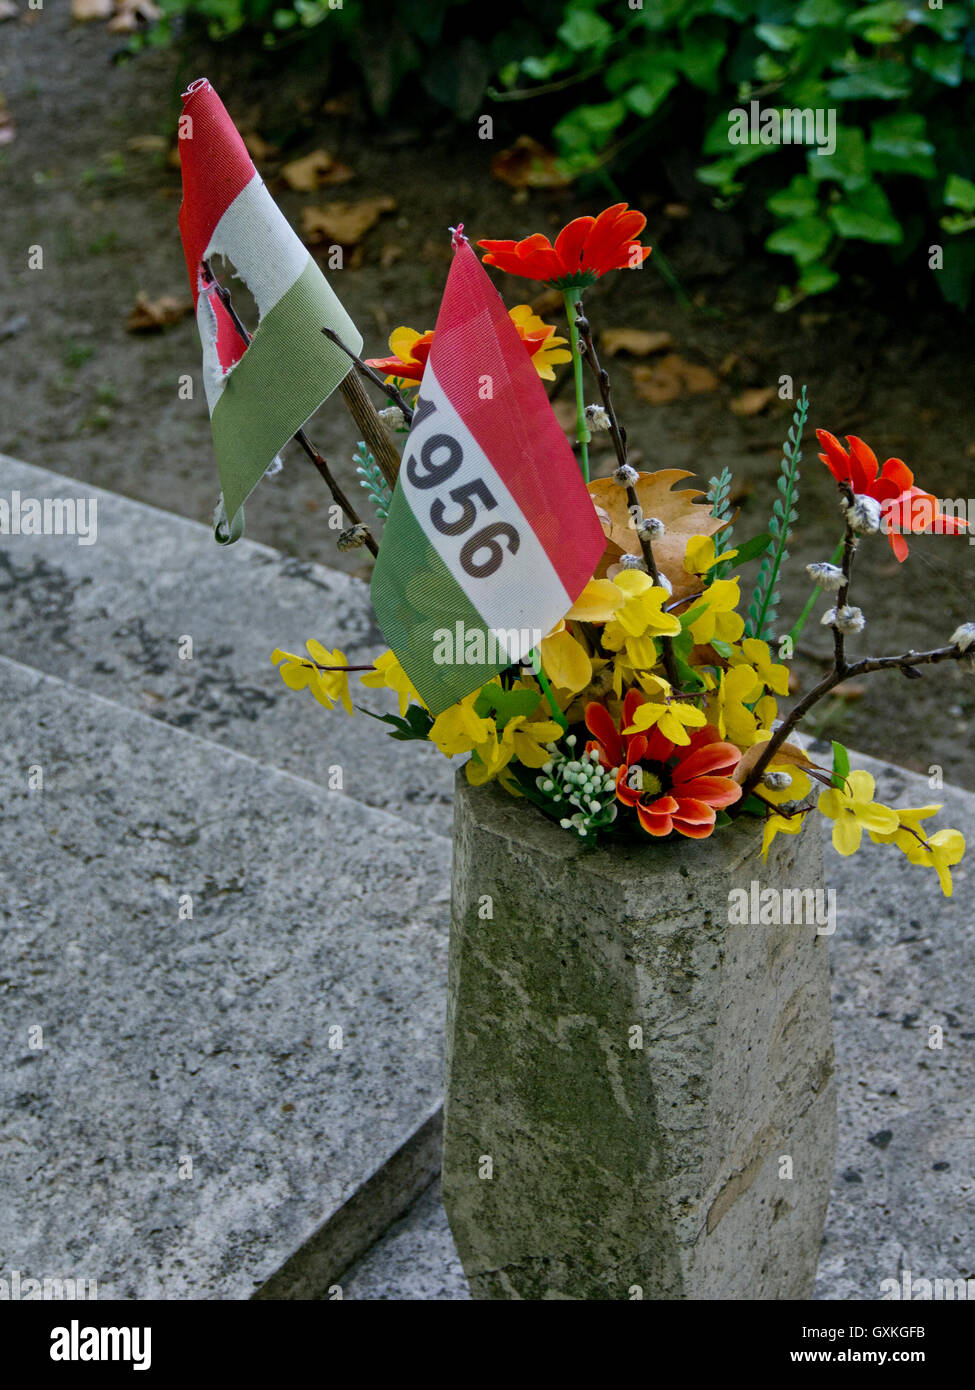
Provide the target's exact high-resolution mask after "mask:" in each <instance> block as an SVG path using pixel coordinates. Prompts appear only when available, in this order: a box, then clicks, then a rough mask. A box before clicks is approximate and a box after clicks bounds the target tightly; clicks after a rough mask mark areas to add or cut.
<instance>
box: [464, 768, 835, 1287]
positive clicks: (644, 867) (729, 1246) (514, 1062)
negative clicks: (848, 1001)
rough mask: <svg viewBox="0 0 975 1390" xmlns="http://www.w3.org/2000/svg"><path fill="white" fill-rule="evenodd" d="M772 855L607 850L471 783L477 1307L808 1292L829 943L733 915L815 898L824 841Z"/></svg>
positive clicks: (823, 1089)
mask: <svg viewBox="0 0 975 1390" xmlns="http://www.w3.org/2000/svg"><path fill="white" fill-rule="evenodd" d="M760 838H761V836H760V832H759V831H758V827H757V825H756V823H755V822H754V821H751V820H748V821H740V822H737V823H736V824H735V825H734V826H732V827H729V828H727V829H725V830H723V831H721V832H719V833H716V834H715V835H714V836H713V837H712V838H711V839H709V840H707V841H691V840H684V841H681V842H679V843H676V844H674V843H667V844H655V843H650V842H648V843H646V844H645V845H635V846H632V847H623V846H617V847H613V848H592V847H587V846H586V845H584V843H582V842H581V841H580V840H579V838H578V837H577V836H573V835H571V834H568V833H566V832H565V831H563V830H561V829H560V828H559V827H558V826H556V825H554V824H552V823H550V822H548V821H546V820H545V819H544V818H543V817H542V816H541V815H540V814H538V813H537V812H536V811H535V810H534V808H533V807H531V806H530V805H529V804H528V803H527V802H525V801H521V800H517V799H514V798H512V797H510V796H508V795H507V794H506V793H505V792H504V791H502V790H501V789H500V788H498V787H496V786H489V787H480V788H472V787H470V786H469V785H468V784H467V782H466V780H465V779H464V777H463V774H461V775H460V777H459V778H458V782H457V789H456V801H455V821H454V862H453V904H452V922H451V937H450V967H449V996H448V1009H447V1065H446V1100H445V1132H444V1154H443V1195H444V1202H445V1205H446V1208H447V1214H448V1217H449V1220H450V1226H451V1230H452V1232H453V1235H454V1239H455V1241H456V1244H457V1248H458V1251H459V1253H460V1258H461V1261H462V1263H463V1265H464V1269H465V1272H466V1274H467V1277H468V1279H469V1281H470V1286H471V1291H472V1293H473V1296H474V1297H475V1298H495V1299H505V1298H514V1299H536V1298H538V1299H544V1298H565V1299H634V1298H645V1299H721V1298H730V1299H799V1298H807V1297H809V1296H810V1294H811V1292H812V1287H813V1282H814V1279H815V1274H816V1265H817V1260H818V1255H819V1248H820V1243H821V1239H822V1232H823V1225H824V1221H825V1215H826V1206H827V1201H828V1197H829V1191H830V1184H831V1180H832V1175H833V1162H834V1154H835V1147H836V1095H835V1086H834V1081H833V1041H832V1021H831V1016H830V988H829V957H828V935H827V934H825V932H822V931H817V927H816V925H815V923H812V924H810V925H804V926H794V925H793V926H762V925H757V924H751V925H729V920H728V919H729V910H728V904H729V890H730V889H732V888H736V887H737V888H742V887H743V888H745V889H746V890H749V891H750V892H751V893H754V891H755V890H753V889H752V884H753V883H757V884H758V891H759V892H761V890H762V889H764V888H765V887H768V886H772V887H778V888H790V889H814V890H815V889H820V890H821V889H822V887H823V867H822V845H821V841H820V837H819V826H818V822H817V821H816V820H814V818H813V817H807V821H806V824H805V826H804V828H803V830H802V832H801V833H800V834H799V835H798V836H795V837H791V836H788V837H787V836H783V835H780V836H779V837H778V838H777V840H776V841H775V843H774V845H773V848H772V851H771V853H770V855H769V859H768V863H767V864H763V863H762V860H761V858H760V856H759V853H758V850H759V845H760Z"/></svg>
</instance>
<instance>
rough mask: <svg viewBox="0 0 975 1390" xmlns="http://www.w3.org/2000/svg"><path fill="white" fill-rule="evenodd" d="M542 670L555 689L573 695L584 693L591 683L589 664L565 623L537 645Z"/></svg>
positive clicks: (590, 665)
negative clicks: (540, 656) (578, 692)
mask: <svg viewBox="0 0 975 1390" xmlns="http://www.w3.org/2000/svg"><path fill="white" fill-rule="evenodd" d="M539 646H540V648H541V654H542V668H543V670H544V671H545V674H546V675H547V676H548V678H549V680H550V681H551V682H552V684H553V685H554V686H555V688H556V689H557V690H568V691H570V692H571V693H572V694H573V695H575V694H576V693H577V691H580V690H585V688H586V686H587V685H588V684H589V682H590V681H591V680H592V662H591V661H590V659H589V654H588V652H587V651H586V649H585V647H584V646H583V645H582V643H581V642H578V641H577V640H576V639H575V637H573V635H572V633H571V632H570V631H569V630H568V628H567V627H566V625H565V623H564V622H561V623H559V624H558V626H557V627H553V628H552V631H551V632H550V633H549V634H548V636H547V637H543V638H542V640H541V642H540V643H539Z"/></svg>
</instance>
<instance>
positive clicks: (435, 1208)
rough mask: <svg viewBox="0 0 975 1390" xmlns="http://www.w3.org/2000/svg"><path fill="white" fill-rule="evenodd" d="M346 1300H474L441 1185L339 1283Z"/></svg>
mask: <svg viewBox="0 0 975 1390" xmlns="http://www.w3.org/2000/svg"><path fill="white" fill-rule="evenodd" d="M339 1283H340V1286H341V1289H342V1297H343V1298H358V1299H363V1298H367V1299H417V1300H427V1299H430V1300H439V1301H445V1300H448V1299H469V1298H470V1293H469V1291H468V1288H467V1280H466V1279H465V1278H464V1271H463V1269H462V1268H461V1263H460V1260H459V1258H458V1256H457V1251H456V1249H455V1248H454V1242H453V1238H452V1237H451V1234H450V1227H449V1226H448V1225H447V1213H446V1212H445V1211H444V1209H443V1202H442V1201H441V1198H440V1183H439V1181H438V1182H434V1183H431V1184H430V1186H429V1187H428V1188H427V1190H426V1191H425V1192H424V1193H423V1195H422V1196H421V1197H420V1198H419V1199H418V1200H417V1202H416V1203H415V1204H414V1206H413V1207H412V1208H411V1209H410V1211H409V1212H408V1213H407V1215H406V1216H405V1217H403V1218H402V1220H400V1221H397V1222H396V1224H395V1226H392V1227H390V1229H389V1231H388V1232H387V1233H386V1234H385V1235H384V1236H383V1238H382V1240H379V1241H377V1242H376V1244H375V1245H374V1246H373V1248H372V1249H371V1250H370V1251H369V1253H368V1254H367V1255H365V1256H364V1257H363V1258H362V1259H361V1260H360V1261H359V1262H358V1263H357V1264H355V1265H354V1266H353V1267H352V1269H350V1270H349V1271H348V1272H347V1273H346V1274H345V1275H343V1276H342V1278H341V1279H340V1281H339Z"/></svg>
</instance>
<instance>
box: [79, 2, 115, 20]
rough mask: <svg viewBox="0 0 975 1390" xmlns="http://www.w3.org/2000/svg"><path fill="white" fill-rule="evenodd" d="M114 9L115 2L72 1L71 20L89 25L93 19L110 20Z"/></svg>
mask: <svg viewBox="0 0 975 1390" xmlns="http://www.w3.org/2000/svg"><path fill="white" fill-rule="evenodd" d="M114 8H115V4H114V0H71V18H72V19H76V20H77V21H78V22H79V23H80V24H87V23H89V21H91V20H93V19H108V17H109V16H110V15H111V13H112V11H113V10H114Z"/></svg>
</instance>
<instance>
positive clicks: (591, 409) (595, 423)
mask: <svg viewBox="0 0 975 1390" xmlns="http://www.w3.org/2000/svg"><path fill="white" fill-rule="evenodd" d="M586 424H587V425H588V426H589V428H590V429H591V430H595V431H599V430H609V429H612V428H613V426H612V424H611V423H610V418H609V414H608V412H607V410H606V408H605V407H604V406H601V405H587V406H586Z"/></svg>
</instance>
